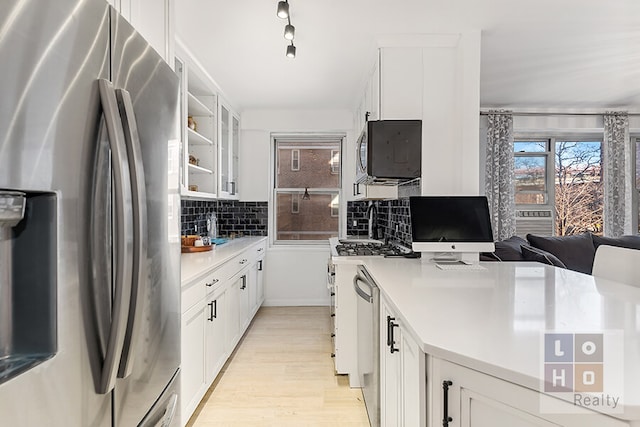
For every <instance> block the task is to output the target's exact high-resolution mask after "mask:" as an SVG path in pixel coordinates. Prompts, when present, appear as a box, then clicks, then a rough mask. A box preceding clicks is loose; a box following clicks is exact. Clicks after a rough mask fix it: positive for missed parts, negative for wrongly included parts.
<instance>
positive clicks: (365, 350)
mask: <svg viewBox="0 0 640 427" xmlns="http://www.w3.org/2000/svg"><path fill="white" fill-rule="evenodd" d="M353 287H354V288H355V291H356V294H357V295H358V298H357V300H358V303H357V311H358V317H357V318H358V377H359V378H358V379H359V380H360V385H361V386H362V394H363V397H364V403H365V405H366V407H367V414H368V415H369V424H371V426H372V427H377V426H379V425H380V290H379V289H378V286H377V285H376V283H375V282H374V280H373V279H372V278H371V276H370V275H369V273H368V272H367V270H366V269H365V268H364V267H362V266H359V267H358V272H357V273H356V275H355V276H354V278H353Z"/></svg>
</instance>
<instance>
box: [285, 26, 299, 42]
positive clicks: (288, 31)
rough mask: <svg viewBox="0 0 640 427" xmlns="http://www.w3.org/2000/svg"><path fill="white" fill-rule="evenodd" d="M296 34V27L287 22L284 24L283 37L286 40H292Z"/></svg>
mask: <svg viewBox="0 0 640 427" xmlns="http://www.w3.org/2000/svg"><path fill="white" fill-rule="evenodd" d="M295 35H296V27H294V26H293V25H291V24H287V25H285V26H284V38H285V39H287V40H293V37H294V36H295Z"/></svg>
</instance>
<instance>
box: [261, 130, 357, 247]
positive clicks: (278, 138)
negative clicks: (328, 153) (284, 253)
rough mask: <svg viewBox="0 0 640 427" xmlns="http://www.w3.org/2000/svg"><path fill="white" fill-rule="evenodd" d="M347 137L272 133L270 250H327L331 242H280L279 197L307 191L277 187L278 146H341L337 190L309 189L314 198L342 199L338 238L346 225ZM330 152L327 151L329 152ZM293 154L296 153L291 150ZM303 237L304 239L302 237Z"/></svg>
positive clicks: (326, 240)
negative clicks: (329, 195) (326, 195)
mask: <svg viewBox="0 0 640 427" xmlns="http://www.w3.org/2000/svg"><path fill="white" fill-rule="evenodd" d="M346 137H347V135H346V134H345V133H320V132H318V133H305V134H300V133H272V134H271V149H270V167H269V170H270V186H271V191H270V192H269V209H268V212H269V244H270V246H277V247H291V246H298V247H301V246H302V247H309V248H312V247H319V246H323V247H324V246H327V245H328V243H329V240H328V239H321V240H304V239H301V240H278V238H277V235H278V232H277V197H278V194H279V193H295V192H297V193H299V194H302V193H303V192H304V191H305V189H304V188H302V187H300V188H298V187H296V188H279V189H278V188H276V183H277V172H278V166H279V165H278V161H277V160H278V156H277V148H278V143H285V144H286V143H304V142H309V143H312V142H326V143H334V144H338V147H339V152H340V172H339V173H338V174H337V175H338V187H335V188H333V187H332V188H308V192H309V194H310V195H311V197H313V195H314V194H322V193H327V192H331V193H336V195H337V196H338V199H339V203H338V229H337V230H336V233H337V236H341V235H342V233H343V229H344V224H343V222H344V221H342V220H341V218H342V217H343V216H344V215H342V212H343V211H344V209H345V208H346V203H345V200H344V197H343V191H342V185H343V182H342V177H343V163H342V157H343V156H342V153H343V152H344V147H345V143H346ZM326 149H328V148H326ZM292 150H293V149H292ZM300 237H301V236H300Z"/></svg>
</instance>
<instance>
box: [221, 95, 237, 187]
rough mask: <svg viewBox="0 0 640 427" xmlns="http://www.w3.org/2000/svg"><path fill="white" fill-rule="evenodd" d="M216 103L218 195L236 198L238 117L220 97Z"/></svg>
mask: <svg viewBox="0 0 640 427" xmlns="http://www.w3.org/2000/svg"><path fill="white" fill-rule="evenodd" d="M218 105H219V113H218V114H219V115H220V149H219V153H218V157H219V168H220V179H219V188H218V196H219V197H220V198H223V199H238V198H239V195H238V171H239V155H240V118H239V116H238V114H236V113H235V112H234V111H233V110H232V109H231V107H230V106H229V105H228V104H227V103H226V102H225V101H223V100H222V99H220V100H219V103H218Z"/></svg>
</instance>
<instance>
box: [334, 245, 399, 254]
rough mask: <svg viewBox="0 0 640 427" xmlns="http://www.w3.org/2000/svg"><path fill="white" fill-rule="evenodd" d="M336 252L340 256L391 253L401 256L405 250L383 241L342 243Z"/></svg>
mask: <svg viewBox="0 0 640 427" xmlns="http://www.w3.org/2000/svg"><path fill="white" fill-rule="evenodd" d="M336 252H338V255H340V256H369V255H390V256H400V255H402V254H403V253H404V252H403V251H402V250H401V249H400V248H398V247H396V246H391V245H385V244H383V243H360V242H357V243H355V242H354V243H342V244H340V245H336Z"/></svg>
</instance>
